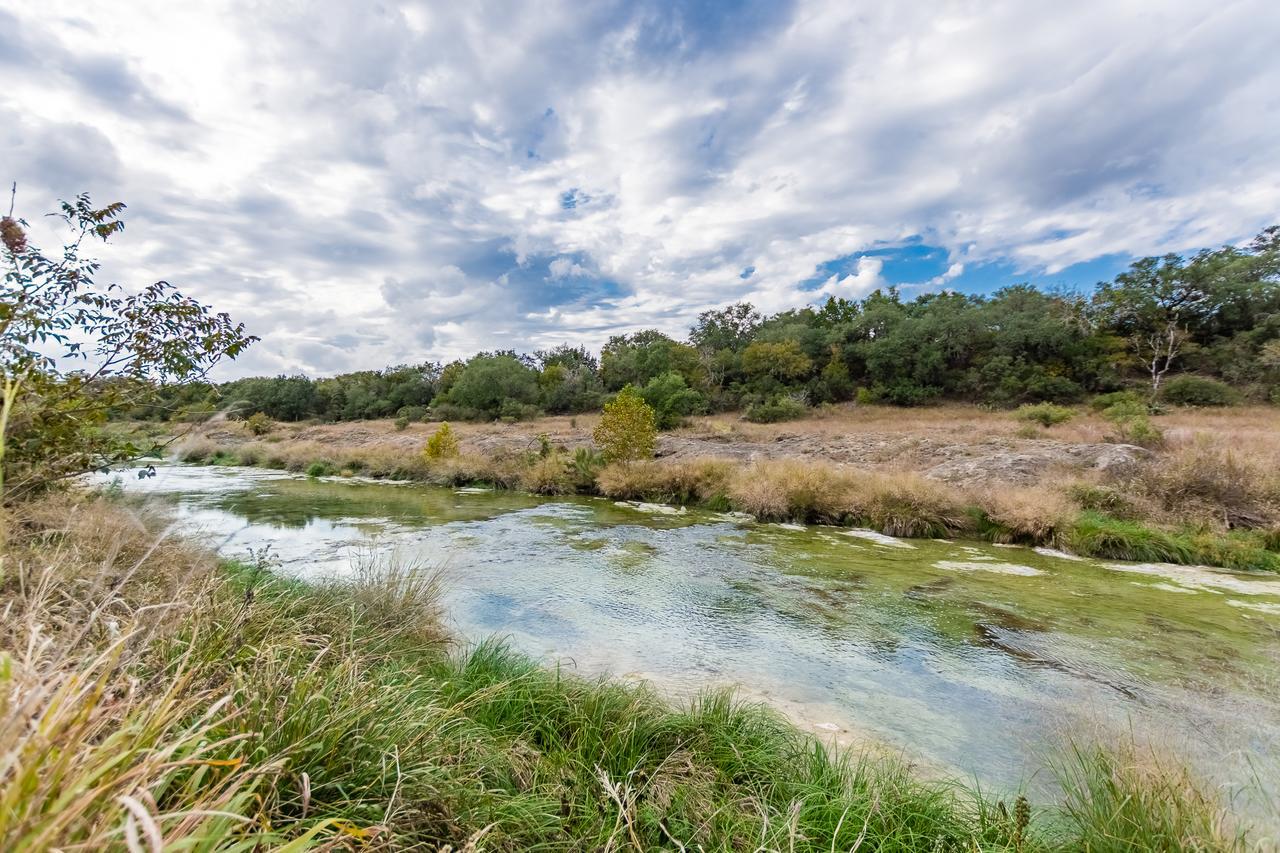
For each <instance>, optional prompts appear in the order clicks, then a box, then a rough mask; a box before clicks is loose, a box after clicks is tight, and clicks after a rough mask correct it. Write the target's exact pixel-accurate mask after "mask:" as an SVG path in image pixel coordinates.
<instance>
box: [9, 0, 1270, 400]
mask: <svg viewBox="0 0 1280 853" xmlns="http://www.w3.org/2000/svg"><path fill="white" fill-rule="evenodd" d="M1277 33H1280V9H1278V8H1277V7H1276V5H1275V3H1274V0H1238V1H1237V2H1232V0H1211V2H1198V1H1197V2H1193V1H1192V0H1150V2H1136V0H1101V2H1095V1H1094V0H1080V2H1073V3H1051V2H1042V0H982V2H978V0H963V2H948V1H947V0H938V2H924V0H922V1H921V2H912V3H886V2H883V0H880V2H860V0H837V2H828V0H812V2H809V0H796V2H783V0H769V1H768V2H742V3H718V2H701V3H699V2H646V0H639V2H616V3H615V2H598V3H597V2H586V0H569V2H563V3H558V2H554V1H553V0H539V2H536V3H530V2H515V3H490V2H465V3H459V2H447V3H446V2H425V3H422V2H354V0H351V2H335V0H316V2H310V3H298V2H267V0H258V1H257V2H241V0H226V1H225V2H222V1H220V0H216V1H214V2H200V3H194V2H193V3H185V2H184V3H175V2H172V0H167V2H146V0H126V2H122V3H113V4H103V3H96V2H95V3H88V2H62V0H44V2H41V3H30V2H21V3H19V2H14V0H0V73H2V75H3V77H2V78H0V79H3V81H4V82H3V85H0V152H2V153H0V179H2V180H4V181H5V182H6V183H8V182H9V181H17V183H18V195H17V202H18V204H17V212H18V213H19V214H20V215H23V216H25V217H26V218H27V219H28V220H31V221H33V224H34V225H35V234H34V237H35V238H36V239H37V241H38V242H39V244H40V245H42V246H43V247H44V248H45V249H46V250H54V249H57V248H58V246H59V245H60V243H61V239H60V238H61V236H62V235H61V234H59V233H57V232H55V231H53V230H51V228H52V225H51V221H50V220H47V219H42V218H41V214H43V213H46V212H48V211H51V210H54V209H55V208H56V203H57V200H58V199H59V198H69V197H71V196H73V195H75V194H77V193H79V192H84V191H88V192H90V193H91V194H92V196H93V198H94V200H95V201H100V202H107V201H113V200H120V201H124V202H126V203H127V204H128V205H129V210H128V215H127V228H126V230H125V232H124V233H123V234H122V235H120V236H119V237H117V238H114V239H113V241H112V243H111V244H110V245H107V246H98V247H96V249H95V251H96V252H97V254H98V256H99V257H100V258H101V259H102V260H103V263H104V267H103V273H102V275H103V277H105V278H107V279H109V280H113V281H118V282H120V283H121V284H122V285H125V286H126V287H130V288H136V287H140V286H142V285H144V284H146V283H149V282H151V281H155V280H158V279H165V280H167V281H171V282H173V283H175V284H177V285H179V286H180V287H181V288H182V289H183V291H184V292H186V293H188V294H189V295H192V296H195V297H196V298H198V299H201V300H202V301H205V302H209V303H211V304H213V305H214V306H215V307H216V308H218V309H220V310H225V311H228V312H230V313H231V314H232V316H233V317H234V318H236V319H237V320H242V321H243V322H245V324H246V325H247V326H248V329H249V331H250V332H252V333H253V334H257V335H259V336H261V337H262V341H261V342H260V343H258V344H256V345H255V346H254V347H253V348H251V349H250V350H249V352H247V353H246V354H245V355H244V356H242V357H241V359H240V360H239V361H237V362H236V363H234V364H231V365H224V366H223V367H221V368H220V370H221V371H222V375H223V376H224V377H231V376H238V375H247V374H276V373H293V372H306V373H309V374H312V375H320V374H332V373H337V372H343V371H348V370H357V369H366V368H378V367H382V366H385V365H389V364H398V363H408V362H420V361H423V360H427V359H431V360H437V359H439V360H449V359H452V358H456V357H465V356H467V355H469V354H471V353H474V352H476V351H479V350H489V349H508V348H514V349H517V350H521V351H534V350H537V349H542V348H548V347H551V346H555V345H557V344H560V343H564V342H569V343H574V344H577V343H585V344H587V345H588V346H590V347H592V348H598V347H599V346H600V345H601V344H602V343H603V342H604V341H605V340H606V339H607V338H608V337H609V336H610V335H613V334H618V333H621V332H628V331H634V330H637V329H641V328H658V329H661V330H663V331H666V332H668V333H670V334H673V335H677V336H681V335H683V334H684V333H685V332H686V331H687V329H688V328H689V326H690V325H691V324H692V323H693V322H694V320H695V319H696V317H697V315H698V313H699V312H701V311H704V310H707V309H709V308H714V307H719V306H724V305H727V304H730V303H732V302H736V301H739V300H749V301H751V302H753V303H754V304H755V305H756V306H757V307H759V308H760V309H761V310H763V311H766V312H774V311H779V310H783V309H786V308H794V307H801V306H804V305H806V304H812V303H818V302H821V301H824V300H825V299H826V298H827V297H828V296H842V297H847V298H858V297H861V296H864V295H866V294H867V293H869V292H871V291H872V290H874V289H876V288H878V287H885V286H888V285H897V286H900V287H901V288H903V290H904V292H905V293H907V294H909V295H910V294H913V293H920V292H927V291H931V290H941V289H955V290H959V291H963V292H974V293H983V292H990V291H992V290H994V289H997V288H999V287H1001V286H1004V285H1007V284H1011V283H1015V282H1020V281H1031V282H1033V283H1036V284H1038V285H1042V286H1047V287H1053V286H1064V287H1069V288H1080V289H1088V288H1090V287H1092V286H1093V285H1094V284H1095V283H1096V282H1097V281H1099V280H1102V279H1109V278H1111V277H1112V276H1114V275H1115V273H1116V272H1118V271H1120V270H1122V269H1123V268H1124V267H1125V266H1126V265H1127V264H1128V263H1129V262H1130V261H1131V260H1132V259H1133V258H1135V257H1139V256H1143V255H1149V254H1162V253H1165V252H1187V251H1191V250H1194V249H1197V248H1200V247H1212V246H1219V245H1222V244H1225V243H1240V242H1243V241H1245V240H1247V239H1249V238H1250V237H1251V236H1252V235H1254V234H1255V233H1257V232H1258V231H1260V230H1261V229H1262V228H1263V227H1266V226H1268V225H1271V224H1275V223H1276V222H1280V52H1277V50H1276V39H1277Z"/></svg>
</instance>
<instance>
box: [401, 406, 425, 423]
mask: <svg viewBox="0 0 1280 853" xmlns="http://www.w3.org/2000/svg"><path fill="white" fill-rule="evenodd" d="M396 416H397V417H401V418H405V419H406V420H408V421H409V423H413V422H415V421H420V420H422V419H423V418H425V417H426V416H427V408H426V406H401V407H400V409H399V411H397V412H396Z"/></svg>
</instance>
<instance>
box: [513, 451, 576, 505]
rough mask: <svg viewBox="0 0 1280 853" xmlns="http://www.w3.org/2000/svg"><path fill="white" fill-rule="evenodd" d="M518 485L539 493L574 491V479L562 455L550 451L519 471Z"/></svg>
mask: <svg viewBox="0 0 1280 853" xmlns="http://www.w3.org/2000/svg"><path fill="white" fill-rule="evenodd" d="M520 486H521V487H522V488H523V489H525V490H526V491H530V492H533V493H535V494H539V495H568V494H572V493H573V491H574V480H573V477H572V475H571V473H570V470H569V465H568V463H567V461H566V460H565V458H564V456H563V455H562V454H560V453H550V454H548V455H546V456H541V457H539V458H538V459H537V460H535V461H534V463H533V464H532V465H530V466H529V467H528V468H526V469H525V470H524V471H523V472H521V474H520Z"/></svg>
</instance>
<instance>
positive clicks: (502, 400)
mask: <svg viewBox="0 0 1280 853" xmlns="http://www.w3.org/2000/svg"><path fill="white" fill-rule="evenodd" d="M443 399H444V401H445V402H447V403H450V404H452V405H454V406H457V407H459V408H460V409H461V410H462V411H463V412H466V413H468V414H469V415H470V417H474V418H482V419H489V420H493V419H495V418H500V417H512V418H516V419H519V417H520V416H521V415H522V414H523V412H524V410H523V408H522V407H524V406H530V407H532V406H535V405H536V404H537V402H538V374H537V372H536V371H535V370H534V369H533V368H532V367H530V366H529V365H528V364H525V363H524V362H523V361H521V360H520V359H519V358H517V357H516V356H514V355H512V354H509V353H497V354H492V355H491V354H488V353H482V354H480V355H477V356H475V357H474V358H472V359H471V360H470V361H468V362H467V363H466V366H465V367H463V369H462V372H461V373H460V374H459V375H458V378H457V380H455V381H454V383H453V386H452V387H451V388H449V390H448V391H447V392H446V393H445V394H444V395H443Z"/></svg>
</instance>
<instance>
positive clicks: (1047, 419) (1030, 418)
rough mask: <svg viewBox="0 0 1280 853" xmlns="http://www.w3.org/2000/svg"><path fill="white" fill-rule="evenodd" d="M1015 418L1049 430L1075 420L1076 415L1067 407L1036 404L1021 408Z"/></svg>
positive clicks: (1014, 414) (1052, 404) (1015, 413)
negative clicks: (1056, 425)
mask: <svg viewBox="0 0 1280 853" xmlns="http://www.w3.org/2000/svg"><path fill="white" fill-rule="evenodd" d="M1013 416H1014V417H1015V418H1017V419H1018V420H1020V421H1025V422H1027V423H1036V424H1040V426H1042V427H1046V428H1047V427H1051V426H1054V425H1055V424H1063V423H1066V422H1067V421H1069V420H1071V419H1072V418H1074V417H1075V416H1076V413H1075V412H1074V411H1072V410H1071V409H1068V408H1067V407H1066V406H1058V405H1055V404H1054V403H1035V404H1029V405H1025V406H1019V407H1018V410H1017V411H1016V412H1014V413H1013Z"/></svg>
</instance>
